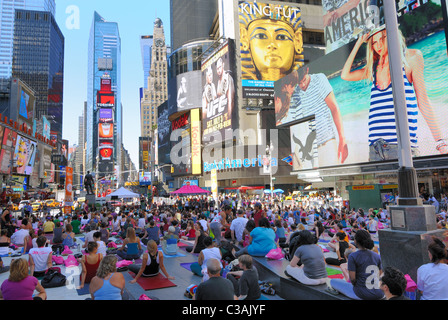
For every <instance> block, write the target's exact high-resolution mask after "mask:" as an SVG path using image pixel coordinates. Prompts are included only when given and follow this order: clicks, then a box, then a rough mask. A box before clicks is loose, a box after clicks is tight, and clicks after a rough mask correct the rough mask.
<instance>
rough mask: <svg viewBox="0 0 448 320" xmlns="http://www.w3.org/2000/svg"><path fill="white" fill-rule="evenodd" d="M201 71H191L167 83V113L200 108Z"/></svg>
mask: <svg viewBox="0 0 448 320" xmlns="http://www.w3.org/2000/svg"><path fill="white" fill-rule="evenodd" d="M201 83H202V73H201V71H199V70H197V71H191V72H186V73H182V74H180V75H178V76H177V77H176V78H172V79H171V80H170V81H169V82H168V113H169V115H170V116H171V115H172V114H175V113H177V112H182V111H187V110H191V109H196V108H200V107H201V92H200V88H201Z"/></svg>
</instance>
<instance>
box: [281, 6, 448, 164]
mask: <svg viewBox="0 0 448 320" xmlns="http://www.w3.org/2000/svg"><path fill="white" fill-rule="evenodd" d="M399 29H400V33H401V34H402V41H401V46H402V49H403V61H404V65H403V81H404V83H405V90H406V107H407V111H408V119H409V139H410V142H411V148H412V154H413V156H414V157H427V156H437V155H441V154H447V153H448V130H447V129H446V128H447V127H448V87H447V86H446V84H447V83H448V59H447V54H446V53H447V46H446V36H445V23H444V20H443V14H442V9H441V6H440V5H439V4H437V3H433V2H428V3H426V4H424V5H422V6H420V7H417V8H415V9H413V10H412V12H410V13H409V14H405V15H403V16H401V17H399ZM387 52H388V51H387V35H386V31H385V29H384V27H383V26H380V27H378V28H376V29H374V30H373V31H372V32H370V33H368V34H366V35H363V36H361V37H359V38H358V39H357V40H356V41H352V42H350V43H349V44H346V45H344V46H342V47H340V48H339V49H336V50H334V51H332V52H331V53H329V54H327V55H326V56H324V57H322V58H320V59H318V60H316V61H313V62H312V63H310V64H308V65H306V66H304V67H302V68H300V69H299V70H298V71H295V72H294V73H292V74H290V75H289V76H287V77H285V78H283V79H281V80H280V81H277V82H276V84H275V111H276V124H277V126H279V127H288V126H289V127H290V128H291V134H293V133H294V132H295V130H294V127H291V126H292V125H295V124H298V123H301V122H304V121H309V120H310V118H312V117H314V122H315V123H314V125H315V130H316V144H317V152H318V160H319V161H318V166H319V167H331V166H337V165H341V164H359V163H367V162H380V161H387V160H394V161H396V160H397V158H398V152H399V150H398V140H397V129H396V128H397V126H396V122H395V112H394V103H393V93H392V85H391V80H390V74H389V65H388V59H387ZM292 152H294V150H292Z"/></svg>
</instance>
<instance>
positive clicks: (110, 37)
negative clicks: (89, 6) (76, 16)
mask: <svg viewBox="0 0 448 320" xmlns="http://www.w3.org/2000/svg"><path fill="white" fill-rule="evenodd" d="M105 77H107V78H109V79H110V90H111V91H112V92H114V101H113V102H114V103H113V104H114V107H113V118H114V125H113V131H114V133H113V145H114V146H115V148H114V151H113V152H114V153H113V161H114V163H115V165H118V166H120V164H121V158H122V157H121V152H122V148H121V145H122V142H123V127H122V126H123V121H122V119H123V113H122V104H121V38H120V32H119V29H118V24H117V23H116V22H109V21H107V20H106V19H104V18H103V17H102V16H100V15H99V14H98V13H97V12H95V13H94V17H93V22H92V26H91V29H90V38H89V45H88V70H87V105H86V107H87V108H86V109H87V110H86V170H89V171H91V172H95V170H98V167H97V165H98V161H97V158H98V157H99V145H98V131H99V130H98V125H99V116H100V115H99V107H98V104H99V103H100V101H98V92H99V91H100V90H101V83H102V79H104V78H105Z"/></svg>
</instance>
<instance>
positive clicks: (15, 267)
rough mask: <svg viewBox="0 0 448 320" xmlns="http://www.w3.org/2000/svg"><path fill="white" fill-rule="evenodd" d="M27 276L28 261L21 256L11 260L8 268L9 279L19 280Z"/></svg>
mask: <svg viewBox="0 0 448 320" xmlns="http://www.w3.org/2000/svg"><path fill="white" fill-rule="evenodd" d="M26 277H28V262H27V261H26V260H25V259H23V258H21V259H16V260H13V261H12V262H11V265H10V269H9V278H8V280H9V281H12V282H19V281H22V280H23V279H25V278H26Z"/></svg>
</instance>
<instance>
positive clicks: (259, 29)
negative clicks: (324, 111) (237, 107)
mask: <svg viewBox="0 0 448 320" xmlns="http://www.w3.org/2000/svg"><path fill="white" fill-rule="evenodd" d="M239 21H240V23H239V27H240V43H241V44H240V52H241V71H242V74H241V76H242V87H243V97H244V98H257V99H273V97H274V81H277V80H279V79H281V78H282V77H284V76H286V75H287V74H289V73H290V72H292V71H293V70H294V69H296V68H297V67H300V66H302V65H303V63H304V56H303V38H302V19H301V11H300V8H299V7H295V6H290V5H283V4H273V3H261V2H258V1H256V2H241V3H240V4H239Z"/></svg>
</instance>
